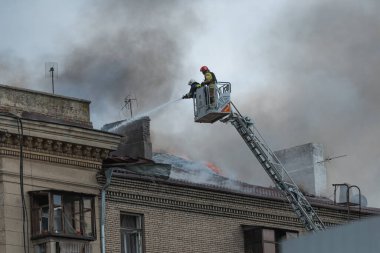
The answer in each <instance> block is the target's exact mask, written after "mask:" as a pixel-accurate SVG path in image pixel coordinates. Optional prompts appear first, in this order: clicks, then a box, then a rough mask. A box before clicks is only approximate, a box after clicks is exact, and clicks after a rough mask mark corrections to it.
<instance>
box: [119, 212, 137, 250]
mask: <svg viewBox="0 0 380 253" xmlns="http://www.w3.org/2000/svg"><path fill="white" fill-rule="evenodd" d="M120 235H121V253H142V216H141V215H135V214H121V215H120Z"/></svg>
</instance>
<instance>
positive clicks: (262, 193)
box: [103, 157, 380, 214]
mask: <svg viewBox="0 0 380 253" xmlns="http://www.w3.org/2000/svg"><path fill="white" fill-rule="evenodd" d="M110 168H112V169H113V175H114V176H117V177H121V178H129V179H136V180H143V181H154V182H155V183H163V184H170V185H175V186H181V187H190V188H196V189H202V190H207V191H217V192H223V193H231V194H238V195H248V196H252V197H257V198H265V199H273V200H281V201H284V200H285V201H286V198H285V196H284V195H283V193H282V192H281V191H280V190H278V189H277V188H274V187H263V186H257V185H251V184H248V183H244V182H241V181H237V180H233V179H229V178H226V177H223V176H221V175H217V174H215V173H212V172H207V173H208V174H209V176H210V179H212V180H210V181H203V182H196V181H193V180H192V179H194V178H193V177H191V176H190V177H186V176H185V177H184V178H183V179H180V178H178V177H176V175H177V174H178V173H184V174H188V175H189V174H190V175H191V173H199V170H198V171H196V172H194V171H190V172H189V171H186V169H185V168H179V167H178V166H174V165H172V164H165V163H156V162H155V161H154V160H150V159H146V158H130V157H110V158H107V159H106V160H105V161H104V163H103V172H104V170H107V169H110ZM304 194H305V193H304ZM305 196H306V197H307V199H308V200H309V201H310V203H311V204H313V205H315V206H318V207H326V208H334V209H342V210H346V209H345V208H346V206H341V205H336V204H334V201H332V200H331V199H328V198H325V197H316V196H313V195H309V194H305ZM352 210H357V208H355V207H352ZM361 210H362V211H364V212H366V213H373V214H379V213H380V209H379V208H371V207H362V208H361Z"/></svg>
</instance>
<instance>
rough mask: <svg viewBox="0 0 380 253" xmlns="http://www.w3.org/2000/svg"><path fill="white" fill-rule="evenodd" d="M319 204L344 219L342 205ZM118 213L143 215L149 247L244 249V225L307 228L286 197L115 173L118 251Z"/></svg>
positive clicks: (114, 244) (109, 221)
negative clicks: (166, 181)
mask: <svg viewBox="0 0 380 253" xmlns="http://www.w3.org/2000/svg"><path fill="white" fill-rule="evenodd" d="M101 183H102V182H101ZM316 209H317V212H318V213H319V214H320V215H321V218H322V219H323V220H324V221H325V223H326V224H327V225H335V224H341V223H345V222H346V220H345V218H346V216H345V212H344V211H342V210H335V209H329V208H316ZM120 213H135V214H142V215H143V216H144V231H145V237H144V238H145V253H154V252H165V253H170V252H173V253H178V252H181V253H187V252H188V253H190V252H205V253H206V252H207V253H212V252H215V253H216V252H218V253H220V252H236V253H237V252H239V253H240V252H244V241H243V239H244V237H243V230H242V227H241V226H242V225H257V226H266V227H272V228H279V229H287V230H296V231H300V232H303V231H304V228H303V226H302V224H301V223H300V222H299V221H298V219H297V218H296V217H295V215H294V213H293V211H292V209H291V208H290V206H289V204H288V203H287V202H286V201H284V200H275V199H264V198H258V197H253V196H249V195H244V194H235V193H228V192H223V191H212V190H207V189H201V188H194V187H193V188H192V187H188V186H185V185H182V186H181V185H180V184H178V185H174V184H166V183H164V182H159V181H143V180H138V179H126V178H123V179H122V178H116V177H114V178H113V179H112V184H111V186H110V188H109V191H108V192H107V214H106V216H107V218H106V242H107V245H106V247H107V252H120ZM355 215H357V214H353V217H355ZM356 218H357V216H356Z"/></svg>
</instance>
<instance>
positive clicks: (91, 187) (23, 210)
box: [0, 85, 120, 253]
mask: <svg viewBox="0 0 380 253" xmlns="http://www.w3.org/2000/svg"><path fill="white" fill-rule="evenodd" d="M89 103H90V102H89V101H85V100H78V99H72V98H66V97H62V96H56V95H51V94H46V93H41V92H35V91H30V90H26V89H18V88H14V87H9V86H3V85H1V86H0V252H2V253H21V252H41V253H43V252H62V253H64V252H70V253H71V252H78V253H79V252H100V240H99V208H98V206H99V201H98V196H99V186H98V184H97V181H96V174H97V173H98V172H99V171H100V169H101V167H102V161H103V159H105V158H106V157H107V156H108V154H109V152H110V151H113V150H115V149H116V148H117V146H118V144H119V141H120V136H118V135H114V134H110V133H105V132H101V131H97V130H94V129H92V124H91V122H90V117H89Z"/></svg>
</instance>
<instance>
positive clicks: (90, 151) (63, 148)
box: [0, 132, 110, 169]
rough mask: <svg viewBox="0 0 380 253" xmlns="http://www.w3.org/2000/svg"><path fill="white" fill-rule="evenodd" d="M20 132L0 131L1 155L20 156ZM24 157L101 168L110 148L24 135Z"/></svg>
mask: <svg viewBox="0 0 380 253" xmlns="http://www.w3.org/2000/svg"><path fill="white" fill-rule="evenodd" d="M19 145H20V138H19V136H18V134H12V133H8V132H0V155H2V156H12V157H18V156H20V150H19ZM23 151H24V152H23V155H24V158H27V159H32V160H39V161H45V162H51V163H58V164H65V165H72V166H79V167H88V168H95V169H100V168H101V164H102V161H103V160H104V159H105V158H107V156H108V154H109V152H110V150H109V149H104V148H98V147H91V146H86V145H80V144H75V143H69V142H63V141H59V140H52V139H44V138H40V137H32V136H24V138H23Z"/></svg>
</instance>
